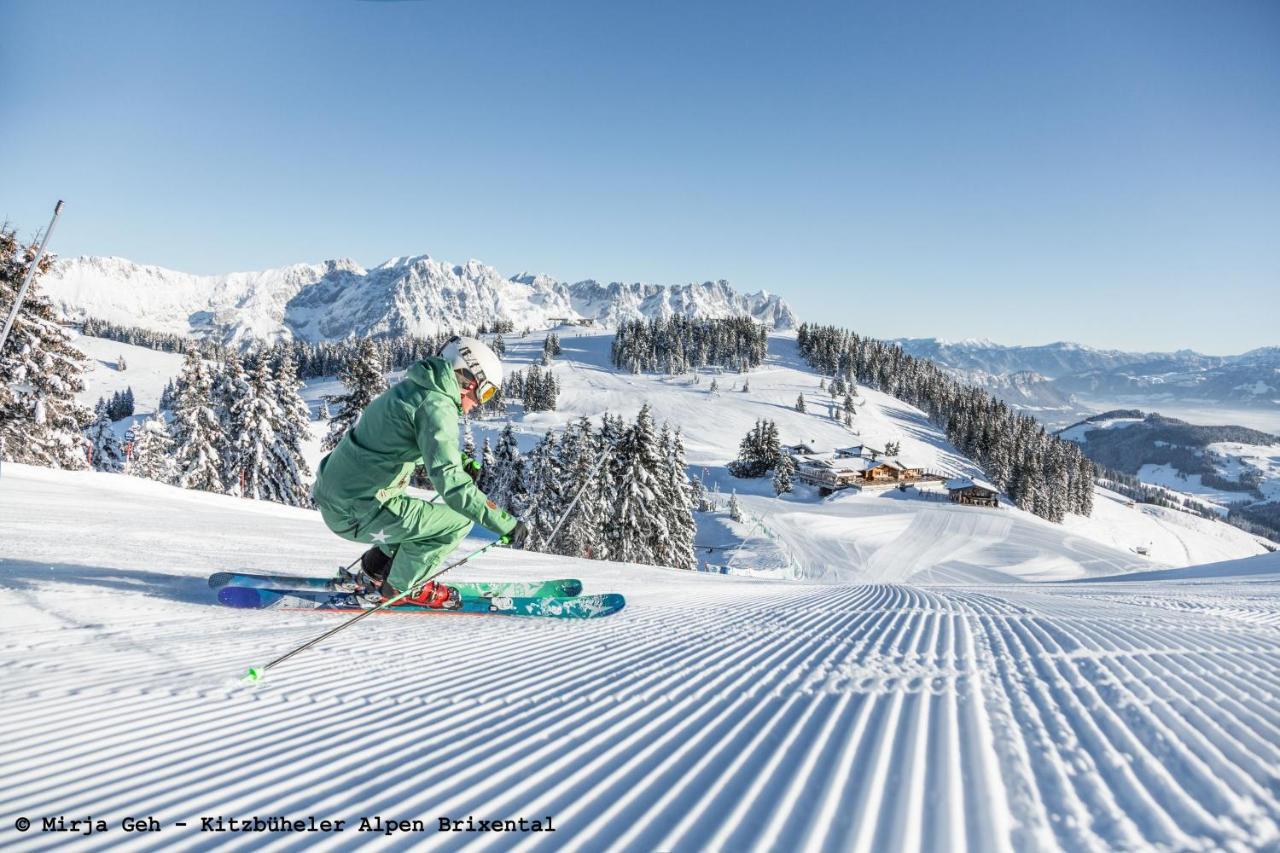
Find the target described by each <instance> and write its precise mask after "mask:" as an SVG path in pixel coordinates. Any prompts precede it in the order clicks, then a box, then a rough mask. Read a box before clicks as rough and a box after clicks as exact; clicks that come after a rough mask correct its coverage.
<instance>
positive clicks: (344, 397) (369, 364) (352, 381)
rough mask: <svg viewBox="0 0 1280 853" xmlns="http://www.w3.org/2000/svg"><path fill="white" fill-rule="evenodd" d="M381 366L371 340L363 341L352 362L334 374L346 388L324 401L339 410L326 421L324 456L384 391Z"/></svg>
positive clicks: (385, 387)
mask: <svg viewBox="0 0 1280 853" xmlns="http://www.w3.org/2000/svg"><path fill="white" fill-rule="evenodd" d="M382 363H383V359H382V353H381V352H380V351H379V349H378V347H377V346H376V345H375V344H374V342H373V341H372V340H370V339H369V338H365V339H363V340H362V341H360V345H359V348H358V349H357V350H356V352H355V355H354V358H352V359H351V360H350V361H348V362H347V363H346V364H345V365H344V366H343V368H342V370H340V371H338V378H339V379H341V380H342V384H343V385H344V386H346V389H347V393H345V394H338V395H336V396H333V397H329V398H328V400H329V402H330V403H336V404H337V405H338V406H340V407H341V408H340V409H339V410H338V411H337V413H336V414H334V415H333V417H332V418H330V420H329V434H328V435H327V436H325V439H324V443H323V445H322V448H323V449H324V450H325V451H326V452H327V451H330V450H333V449H334V448H335V447H337V446H338V442H339V441H341V440H342V437H343V436H344V435H346V434H347V430H349V429H351V427H352V426H353V425H354V424H355V422H356V418H358V417H360V413H361V412H363V411H364V407H365V406H367V405H369V403H370V402H372V401H373V398H374V397H377V396H378V395H379V394H381V393H382V392H383V391H385V390H386V389H387V380H386V379H385V378H384V377H383V375H382Z"/></svg>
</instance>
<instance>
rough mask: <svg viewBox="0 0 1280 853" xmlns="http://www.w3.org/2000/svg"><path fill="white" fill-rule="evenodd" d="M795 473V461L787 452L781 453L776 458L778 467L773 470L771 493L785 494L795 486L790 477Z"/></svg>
mask: <svg viewBox="0 0 1280 853" xmlns="http://www.w3.org/2000/svg"><path fill="white" fill-rule="evenodd" d="M794 474H795V463H794V462H793V461H792V459H791V457H790V456H789V455H787V454H785V453H784V454H782V456H781V458H779V460H778V467H777V468H776V469H775V470H774V472H773V493H774V494H775V495H785V494H787V493H788V492H790V491H792V489H794V488H795V487H794V486H793V485H792V482H791V480H792V477H793V476H794Z"/></svg>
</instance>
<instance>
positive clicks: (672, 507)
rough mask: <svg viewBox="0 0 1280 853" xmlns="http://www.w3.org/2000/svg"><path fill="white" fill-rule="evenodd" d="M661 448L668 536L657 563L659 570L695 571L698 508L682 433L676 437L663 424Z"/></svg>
mask: <svg viewBox="0 0 1280 853" xmlns="http://www.w3.org/2000/svg"><path fill="white" fill-rule="evenodd" d="M659 446H660V448H661V452H662V458H663V479H664V481H665V482H664V483H663V487H664V488H663V504H662V508H663V509H664V510H665V515H666V522H667V535H666V536H664V537H663V538H662V540H661V541H660V543H659V548H658V554H657V557H658V560H657V562H658V565H660V566H674V567H676V568H678V569H692V568H694V567H695V566H696V565H697V562H698V561H697V557H695V556H694V553H693V540H694V536H695V535H696V534H697V532H698V525H697V522H695V521H694V519H693V508H694V507H695V506H696V505H697V504H696V503H695V500H696V498H695V489H694V486H693V483H691V482H690V480H689V468H688V463H687V462H686V461H685V455H684V439H683V438H682V437H681V435H680V430H678V429H677V430H676V431H675V432H674V433H673V432H671V430H670V429H669V428H668V427H667V425H666V424H665V423H664V424H663V425H662V439H661V441H660V442H659Z"/></svg>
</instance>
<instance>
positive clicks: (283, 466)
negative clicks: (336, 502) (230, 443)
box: [230, 358, 310, 506]
mask: <svg viewBox="0 0 1280 853" xmlns="http://www.w3.org/2000/svg"><path fill="white" fill-rule="evenodd" d="M274 385H275V383H274V382H273V381H272V379H271V375H270V373H269V372H268V366H267V361H266V359H265V358H264V359H259V360H258V363H257V364H256V365H255V366H254V369H253V372H252V373H251V374H250V377H249V384H248V389H247V391H246V393H245V395H244V396H243V397H242V398H241V399H240V400H238V401H237V403H236V413H235V419H236V421H238V422H239V423H241V424H243V429H242V432H241V433H240V434H239V435H238V436H236V437H235V449H236V453H237V454H238V456H239V465H238V468H239V470H240V476H241V482H240V483H236V484H230V485H231V488H232V490H233V491H234V492H235V493H237V494H240V495H241V496H243V497H248V498H256V499H258V500H269V501H275V502H276V503H283V504H289V505H291V506H309V505H310V497H309V495H308V493H307V489H306V486H305V484H304V483H303V479H302V477H303V475H302V471H301V470H300V469H299V467H298V460H297V459H295V458H294V456H293V454H292V452H291V450H290V448H289V447H288V445H287V444H286V441H285V438H286V436H285V435H284V433H285V432H287V427H285V425H284V424H283V420H284V415H283V413H282V412H281V411H280V407H279V405H278V403H277V402H276V399H277V396H278V395H277V392H276V389H275V387H274ZM241 484H242V485H241Z"/></svg>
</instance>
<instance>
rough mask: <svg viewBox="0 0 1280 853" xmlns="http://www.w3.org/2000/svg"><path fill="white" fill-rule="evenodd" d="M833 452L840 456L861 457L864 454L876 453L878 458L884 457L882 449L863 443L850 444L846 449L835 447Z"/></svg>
mask: <svg viewBox="0 0 1280 853" xmlns="http://www.w3.org/2000/svg"><path fill="white" fill-rule="evenodd" d="M835 452H836V453H838V454H840V455H842V456H861V455H862V454H863V453H865V452H869V453H877V454H879V455H880V456H884V455H885V452H884V448H883V447H877V446H876V445H874V444H865V443H864V444H852V445H850V446H848V447H837V448H836V451H835Z"/></svg>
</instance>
